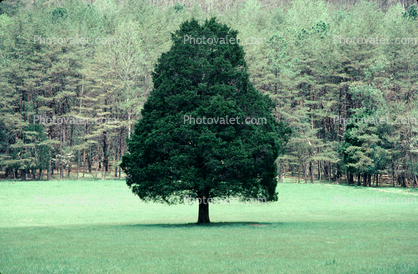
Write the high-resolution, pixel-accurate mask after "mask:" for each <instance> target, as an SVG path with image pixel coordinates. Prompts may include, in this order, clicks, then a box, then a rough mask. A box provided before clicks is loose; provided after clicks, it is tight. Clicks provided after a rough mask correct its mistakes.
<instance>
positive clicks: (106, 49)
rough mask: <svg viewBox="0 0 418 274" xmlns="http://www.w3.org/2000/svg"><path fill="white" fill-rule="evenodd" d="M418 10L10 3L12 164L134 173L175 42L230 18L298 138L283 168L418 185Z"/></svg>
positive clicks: (320, 4) (2, 81)
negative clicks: (193, 29) (141, 122)
mask: <svg viewBox="0 0 418 274" xmlns="http://www.w3.org/2000/svg"><path fill="white" fill-rule="evenodd" d="M411 3H412V2H411V1H409V2H400V3H398V2H390V1H378V2H365V1H346V2H345V1H328V2H324V1H307V0H296V1H289V3H287V2H281V4H277V3H276V2H274V1H266V0H265V1H256V0H249V1H228V0H224V1H200V2H192V1H179V2H177V1H176V2H171V1H134V0H126V1H116V0H101V1H99V0H97V1H81V0H63V1H52V0H50V1H5V2H3V3H1V4H0V26H1V32H0V92H1V101H0V112H1V113H0V167H1V169H2V170H3V171H4V176H6V177H17V176H21V178H22V179H24V180H25V179H26V178H27V177H28V176H29V175H30V176H31V177H32V176H33V177H35V176H38V178H40V179H43V178H46V179H50V178H51V176H52V175H53V174H54V172H58V173H59V175H60V177H64V171H65V170H66V175H68V176H70V172H71V170H72V169H71V167H73V169H74V168H76V169H77V172H76V173H77V176H84V173H85V172H89V173H92V174H95V176H97V174H98V172H99V170H100V172H101V174H102V178H105V176H106V171H108V172H112V173H114V176H120V168H118V165H119V164H120V159H121V155H123V154H124V153H125V150H126V143H125V138H126V137H127V136H129V135H130V133H131V132H132V130H133V125H134V124H135V122H136V121H137V120H138V119H141V117H140V111H141V109H142V106H143V104H144V102H145V100H146V98H147V97H148V95H149V92H150V90H152V88H153V87H152V79H151V75H152V71H153V69H154V65H155V62H156V60H157V58H158V57H159V56H160V55H161V53H163V52H166V51H168V49H169V48H170V46H171V44H170V43H171V42H170V33H172V32H174V31H175V30H176V29H178V27H179V25H180V24H181V22H183V21H185V20H189V19H191V18H192V17H194V18H196V19H198V20H204V19H206V18H209V17H211V16H216V17H217V20H218V21H219V22H221V23H225V24H227V25H228V26H230V27H232V28H233V29H236V30H238V31H239V35H238V36H239V37H240V38H241V42H242V43H241V44H242V45H243V47H244V50H245V52H246V61H247V64H248V66H249V73H250V76H251V81H252V83H253V84H254V86H255V87H256V88H257V89H258V90H259V91H260V92H262V93H265V94H269V95H270V96H271V97H272V98H274V100H275V101H276V102H277V108H276V111H275V115H276V117H277V119H278V120H279V121H284V122H286V123H288V124H289V125H290V126H291V127H292V129H293V131H294V133H293V135H292V138H291V139H290V142H289V144H288V146H287V154H286V155H285V156H283V157H281V158H280V159H279V160H278V165H279V169H280V170H281V171H290V172H291V173H292V174H293V175H294V176H297V177H298V178H299V179H300V178H303V179H304V180H305V181H307V179H308V178H310V180H312V181H314V180H315V179H324V178H326V179H328V180H337V179H338V178H346V180H347V183H350V184H352V183H354V181H356V183H358V184H360V183H361V184H363V185H371V184H372V183H373V182H374V183H375V184H376V185H378V183H379V180H380V179H381V178H382V176H385V175H387V176H389V178H390V179H391V181H392V183H393V185H395V184H396V183H399V184H400V185H402V186H404V187H405V186H407V185H408V184H409V185H414V183H416V182H417V174H418V164H417V153H418V150H417V147H418V141H417V129H418V128H417V124H418V122H417V120H418V115H417V114H418V113H417V111H418V104H417V72H418V68H417V66H418V62H417V61H418V60H417V59H418V54H417V53H418V41H417V40H418V39H417V40H415V38H418V35H417V33H418V32H417V30H418V20H416V18H417V17H418V12H417V8H416V6H414V5H411ZM87 38H88V41H89V43H86V41H85V40H83V39H87ZM408 38H409V39H408ZM246 39H250V40H249V41H250V42H251V41H256V40H255V39H257V43H254V42H253V43H248V44H246V43H245V41H246ZM353 39H354V41H355V42H356V43H353V41H352V40H353ZM359 39H360V40H359ZM349 118H350V119H349ZM48 119H50V120H48ZM52 121H55V123H54V122H52ZM86 121H88V122H86ZM359 121H361V123H360V122H359ZM365 121H366V122H365ZM44 174H45V176H44ZM281 174H282V172H279V175H280V177H281ZM280 179H281V178H280Z"/></svg>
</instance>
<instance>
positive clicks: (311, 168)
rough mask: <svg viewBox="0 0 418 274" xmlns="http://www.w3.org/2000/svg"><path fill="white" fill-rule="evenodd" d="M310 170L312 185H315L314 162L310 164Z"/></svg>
mask: <svg viewBox="0 0 418 274" xmlns="http://www.w3.org/2000/svg"><path fill="white" fill-rule="evenodd" d="M309 169H310V171H309V172H310V173H311V184H313V183H314V181H313V177H314V175H313V164H312V162H309Z"/></svg>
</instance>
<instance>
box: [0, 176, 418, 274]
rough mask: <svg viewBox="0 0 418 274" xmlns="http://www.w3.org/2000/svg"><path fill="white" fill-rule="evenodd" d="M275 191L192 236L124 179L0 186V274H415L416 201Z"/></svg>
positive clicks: (190, 208)
mask: <svg viewBox="0 0 418 274" xmlns="http://www.w3.org/2000/svg"><path fill="white" fill-rule="evenodd" d="M277 191H278V192H279V201H278V202H275V203H269V204H245V203H233V204H214V205H211V206H210V217H211V221H212V224H210V225H195V224H193V223H194V222H196V221H197V209H198V205H197V204H193V205H175V206H168V205H162V204H155V203H143V202H141V201H140V200H139V199H138V198H137V197H136V196H134V195H133V194H132V193H131V191H130V189H129V188H128V187H127V186H126V185H125V182H124V181H122V180H106V181H99V180H90V181H87V180H84V181H83V180H80V181H77V180H68V181H49V182H48V181H43V182H40V181H28V182H21V181H16V182H14V183H12V181H10V180H8V181H0V273H1V274H8V273H13V274H15V273H418V192H409V191H407V190H402V189H399V188H396V189H393V188H364V187H347V186H342V185H334V184H331V185H328V184H295V183H283V184H279V185H278V187H277ZM348 198H355V199H356V200H355V202H356V203H353V202H352V200H347V199H348ZM376 198H378V199H379V200H378V202H379V203H378V204H376V202H375V199H376ZM342 199H346V200H342ZM359 199H361V200H359ZM383 201H384V202H383Z"/></svg>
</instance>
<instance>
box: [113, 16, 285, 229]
mask: <svg viewBox="0 0 418 274" xmlns="http://www.w3.org/2000/svg"><path fill="white" fill-rule="evenodd" d="M185 37H186V38H185ZM187 37H193V38H195V39H196V43H190V42H189V41H185V40H187ZM203 37H205V38H206V39H207V41H206V42H205V44H204V43H203V41H202V40H201V41H202V43H200V44H198V40H197V38H201V39H203ZM226 37H227V39H226ZM236 37H237V31H234V30H231V29H230V28H229V27H227V26H226V25H222V24H219V23H217V22H216V21H215V18H212V19H211V20H207V21H205V23H204V24H203V25H199V23H198V22H197V21H196V20H194V19H192V20H191V21H190V22H189V21H187V22H185V23H183V24H182V25H181V28H180V30H178V31H176V32H175V33H174V34H173V35H172V41H173V46H172V48H171V50H170V51H169V52H167V53H163V54H162V56H161V57H160V58H159V60H158V62H157V65H156V67H155V72H154V73H153V82H154V89H153V91H152V92H151V94H150V97H149V98H148V101H147V102H146V103H145V105H144V109H143V110H142V113H141V114H142V119H141V120H140V121H139V122H138V123H137V124H136V126H135V132H134V133H133V134H132V135H131V137H130V139H129V140H128V153H127V154H126V155H124V157H123V159H122V164H121V166H122V168H123V170H124V171H125V172H126V174H127V185H128V186H129V187H130V188H131V189H132V191H133V192H134V193H135V194H136V195H138V196H139V197H140V198H141V199H143V200H145V201H157V202H165V203H168V204H172V203H176V202H180V201H184V200H183V197H184V196H186V197H188V196H189V195H190V196H191V197H192V198H200V199H198V201H199V217H198V223H208V222H210V220H209V204H208V201H210V200H208V199H210V198H215V197H217V198H226V197H230V196H235V197H241V198H261V197H262V198H265V199H266V200H267V201H275V200H277V194H276V185H277V181H276V175H277V167H276V163H275V160H276V159H277V157H278V156H279V154H280V153H281V152H282V147H283V144H284V143H285V142H287V140H288V138H289V135H290V132H291V130H290V128H289V127H287V126H286V125H284V124H282V123H278V122H277V121H276V119H275V118H274V117H273V116H272V114H271V111H272V109H273V108H274V103H273V102H272V100H271V99H270V98H269V97H267V96H263V95H261V94H260V93H259V92H258V91H257V90H256V89H255V88H254V87H253V86H252V84H251V83H250V82H249V80H248V73H247V72H246V71H247V65H246V63H245V60H244V51H243V49H242V47H241V46H240V45H239V44H237V43H236V42H235V43H231V41H233V40H230V39H236ZM209 38H214V39H219V40H218V41H217V42H216V43H215V42H214V41H212V43H210V40H209ZM222 39H224V40H222ZM226 40H227V41H226ZM235 41H236V40H235ZM227 116H228V117H234V119H235V120H231V118H227V119H226V117H227ZM203 117H206V119H207V121H206V124H203V122H202V123H201V124H197V123H191V122H188V121H186V122H185V120H187V119H189V118H190V121H192V119H191V118H195V119H197V118H203ZM236 117H239V121H238V119H236ZM243 117H256V118H265V120H264V121H266V122H263V123H262V124H258V125H257V124H245V123H244V120H243ZM208 118H219V120H218V122H217V124H215V122H213V123H212V124H208V123H209V121H210V120H209V119H208ZM260 121H261V120H260ZM196 122H197V121H196ZM238 122H239V123H240V124H238ZM182 196H183V197H182Z"/></svg>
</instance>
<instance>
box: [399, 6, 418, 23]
mask: <svg viewBox="0 0 418 274" xmlns="http://www.w3.org/2000/svg"><path fill="white" fill-rule="evenodd" d="M402 15H403V17H406V18H408V19H410V20H415V19H417V17H418V8H417V6H415V5H411V6H410V7H409V9H408V11H407V12H403V13H402Z"/></svg>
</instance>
